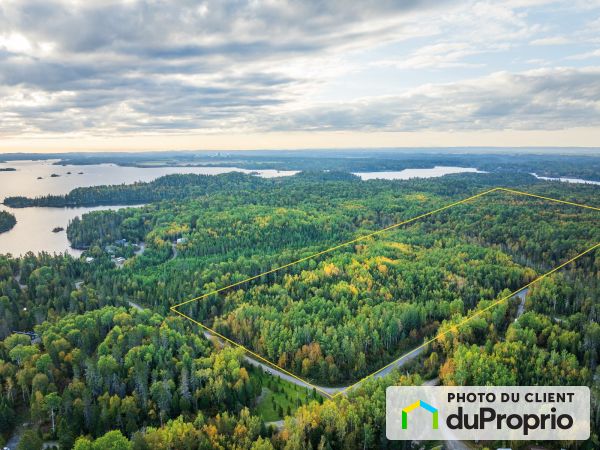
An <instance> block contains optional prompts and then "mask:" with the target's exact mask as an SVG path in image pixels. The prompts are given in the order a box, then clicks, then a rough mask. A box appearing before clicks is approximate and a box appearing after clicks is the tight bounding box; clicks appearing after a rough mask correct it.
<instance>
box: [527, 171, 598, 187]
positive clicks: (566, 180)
mask: <svg viewBox="0 0 600 450" xmlns="http://www.w3.org/2000/svg"><path fill="white" fill-rule="evenodd" d="M531 175H533V176H534V177H536V178H537V179H538V180H546V181H562V182H563V183H577V184H596V185H598V186H600V181H591V180H582V179H581V178H566V177H560V178H552V177H540V176H539V175H538V174H537V173H532V174H531Z"/></svg>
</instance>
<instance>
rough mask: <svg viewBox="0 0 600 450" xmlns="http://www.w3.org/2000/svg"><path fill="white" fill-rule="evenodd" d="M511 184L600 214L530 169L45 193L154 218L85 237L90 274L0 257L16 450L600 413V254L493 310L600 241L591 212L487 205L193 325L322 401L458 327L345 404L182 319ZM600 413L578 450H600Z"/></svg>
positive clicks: (104, 215)
mask: <svg viewBox="0 0 600 450" xmlns="http://www.w3.org/2000/svg"><path fill="white" fill-rule="evenodd" d="M496 186H510V187H512V188H515V189H518V190H524V191H528V192H534V193H537V194H540V195H543V196H548V197H555V198H560V199H563V200H565V201H570V202H576V203H581V204H588V205H593V206H598V203H597V199H598V187H597V186H588V185H579V186H574V185H568V184H559V183H549V182H542V181H538V180H536V179H535V178H534V177H532V176H530V175H528V174H527V173H514V174H510V175H507V174H504V173H488V174H462V175H452V176H445V177H442V178H438V179H430V180H424V179H422V180H410V181H386V180H373V181H368V182H364V181H361V180H360V179H359V178H358V177H356V176H354V175H352V174H349V173H344V172H322V171H319V172H317V171H306V172H303V173H301V174H298V175H296V176H293V177H288V178H280V179H271V180H266V179H261V178H257V177H253V176H251V175H244V174H239V173H230V174H225V175H219V176H212V177H210V176H199V175H170V176H167V177H162V178H159V179H158V180H156V181H154V182H151V183H137V184H133V185H122V186H112V187H111V186H100V187H92V188H80V189H76V190H75V191H73V192H71V193H70V194H68V195H67V196H64V197H52V198H50V197H46V199H45V200H43V202H47V203H44V204H45V205H47V206H50V203H48V202H55V205H63V204H64V202H67V201H68V202H73V203H74V204H109V203H108V202H110V201H112V202H113V203H112V204H115V203H124V202H129V203H144V204H145V205H144V206H142V207H138V208H124V209H120V210H118V211H111V210H107V211H95V212H91V213H88V214H85V215H84V216H83V217H81V218H77V219H75V220H73V221H72V222H71V223H70V224H69V226H68V228H67V235H68V237H69V239H70V240H71V242H72V243H73V245H75V246H78V247H80V248H85V249H86V251H85V252H84V254H83V256H82V257H81V258H74V257H71V256H68V255H56V256H51V255H48V254H44V253H41V254H38V255H34V254H32V253H30V254H27V255H24V256H22V257H19V258H12V257H8V256H5V255H4V256H0V339H3V341H2V342H1V343H0V383H1V384H2V386H3V387H4V389H3V390H2V391H1V392H0V433H2V435H3V436H4V438H8V436H9V435H11V433H12V432H13V431H14V428H15V426H16V425H17V424H18V423H19V417H20V414H24V415H25V417H26V418H27V419H26V420H27V421H28V422H30V423H31V426H30V427H29V428H28V430H27V431H26V434H25V435H24V436H23V439H22V441H21V444H22V446H21V448H40V446H41V442H43V441H51V440H58V442H59V443H60V445H61V448H75V449H78V450H88V449H105V448H109V449H111V448H115V449H116V448H119V449H121V448H123V449H154V448H188V449H209V448H236V449H252V450H259V449H282V450H283V449H301V448H314V449H321V448H322V449H326V448H331V449H363V448H378V447H381V446H383V447H384V448H386V446H387V447H388V448H409V447H403V446H402V444H399V445H396V444H392V443H390V441H387V440H386V438H385V389H386V387H387V386H389V385H420V384H422V383H424V382H426V381H427V382H429V383H441V384H447V385H487V384H494V385H536V384H540V385H545V384H547V385H587V386H590V388H591V390H592V401H593V405H597V404H598V400H599V397H598V396H599V392H600V384H599V383H600V382H599V380H600V372H599V370H600V369H598V362H599V361H600V325H598V320H597V319H598V313H599V310H598V305H596V303H597V302H596V299H597V298H600V286H599V284H598V282H597V280H598V276H599V271H600V266H599V264H598V258H597V252H591V253H589V254H588V255H586V256H585V257H582V258H580V259H579V260H577V262H575V263H572V264H570V265H568V266H567V267H565V269H564V270H561V271H559V272H557V273H555V274H553V275H552V276H549V277H547V278H545V279H544V280H543V281H542V282H539V283H536V284H534V285H533V286H531V288H530V289H529V291H528V292H527V296H526V298H525V302H524V303H522V304H521V302H520V300H519V299H518V298H513V299H511V300H510V301H506V302H503V303H501V304H499V305H497V306H495V307H493V308H491V309H486V307H487V306H489V305H491V304H492V303H493V302H494V301H496V300H497V299H500V298H504V297H506V296H507V295H508V294H509V293H510V292H511V291H514V290H516V289H518V288H520V287H521V286H523V285H525V284H527V283H529V282H530V281H532V280H533V279H535V278H536V277H538V276H539V275H540V274H542V273H545V272H547V271H548V270H550V269H551V268H552V267H555V266H556V265H558V264H561V263H562V262H564V261H567V260H568V259H570V258H572V257H574V256H575V255H577V254H578V253H580V252H582V251H584V250H585V249H587V248H589V247H590V246H592V245H594V244H595V243H598V242H600V228H599V227H598V220H599V218H600V217H599V215H600V213H599V212H598V211H595V210H591V209H583V208H578V207H576V206H571V205H564V204H558V203H551V202H548V201H546V200H543V199H537V198H531V197H526V196H520V195H515V194H510V193H507V192H493V193H491V194H489V195H486V196H484V197H481V198H478V199H475V200H473V201H471V202H469V203H466V204H462V205H460V206H457V207H456V208H451V209H448V210H445V211H443V212H441V213H440V214H436V215H432V216H429V217H426V218H424V219H423V220H419V221H418V222H415V223H412V224H410V225H409V226H403V227H397V228H394V229H392V230H390V231H388V232H386V233H382V234H379V235H376V236H373V237H371V238H368V239H365V240H359V241H357V242H354V243H353V244H351V245H348V246H344V247H341V248H337V249H336V250H335V251H333V252H331V253H327V254H323V255H321V256H319V257H317V258H310V259H306V260H304V261H303V262H301V263H299V264H295V265H293V266H290V267H287V268H286V269H285V270H281V271H275V272H272V273H270V274H269V275H265V276H263V277H261V278H259V279H255V280H253V281H251V282H248V283H245V284H243V285H240V286H237V287H236V288H232V289H228V290H226V291H224V292H222V293H220V294H218V295H212V296H210V297H208V298H206V299H204V300H203V301H202V302H191V303H188V304H186V305H184V306H182V307H181V308H180V309H181V311H183V312H185V314H187V315H189V316H190V317H192V318H194V320H197V321H199V322H201V323H204V324H206V325H207V326H210V327H212V328H215V329H216V330H217V331H219V332H220V333H221V334H223V335H225V336H227V337H229V338H231V339H232V340H234V341H236V342H239V343H241V344H243V345H245V346H246V347H248V348H250V349H252V350H253V351H255V352H257V353H258V354H260V355H262V356H264V357H265V358H267V359H269V360H270V361H273V362H274V363H276V364H278V365H279V366H281V367H283V368H284V369H286V370H288V371H290V372H292V373H294V374H297V375H298V376H300V377H302V378H305V379H308V380H310V381H312V382H314V383H316V384H318V385H319V386H322V387H344V386H347V385H350V384H352V383H354V382H355V381H357V380H359V379H360V378H362V377H363V376H365V375H367V374H369V373H371V372H373V371H374V370H376V369H378V368H380V367H382V366H384V365H385V364H387V363H389V362H391V361H393V360H394V359H396V358H398V357H399V356H401V355H402V354H403V353H405V352H406V351H408V350H410V349H412V348H414V347H416V346H418V345H420V344H421V343H422V342H423V341H424V340H427V339H430V338H432V337H433V336H436V335H438V334H440V333H445V332H446V331H447V332H448V333H446V334H444V337H443V338H441V339H438V340H436V341H435V342H434V343H432V344H430V345H428V346H427V347H426V348H425V349H424V350H423V351H422V352H421V353H419V354H418V355H416V356H415V358H414V359H412V360H410V361H408V362H407V363H406V364H404V365H402V366H401V367H398V368H397V369H396V370H392V371H391V372H389V373H388V374H386V375H385V376H382V377H375V378H372V379H370V380H369V381H367V382H364V383H362V384H361V385H359V386H358V387H356V388H355V389H353V390H351V391H350V392H349V393H348V394H347V395H342V396H339V397H336V398H335V399H333V400H332V399H329V398H327V397H326V396H323V395H321V394H320V393H318V392H316V391H315V390H313V389H310V388H308V389H306V388H305V387H302V386H299V385H293V384H291V383H289V382H287V381H283V380H281V379H280V378H278V376H277V373H276V369H275V368H274V367H270V368H268V369H265V368H258V367H256V366H255V365H253V364H250V363H249V362H248V360H247V359H245V354H244V352H243V351H242V350H240V349H239V348H236V347H232V346H222V345H219V343H218V342H217V341H216V340H215V339H214V338H213V339H208V338H207V337H206V336H205V335H204V334H203V333H202V332H200V330H199V328H198V326H197V325H195V324H194V323H192V322H190V321H188V320H186V319H184V318H182V317H180V316H178V315H176V314H173V313H172V312H170V310H169V308H170V307H171V306H173V305H177V304H179V303H182V302H185V301H187V300H190V299H193V298H195V297H197V296H200V295H202V294H205V293H208V292H211V291H213V290H215V289H217V288H220V287H223V286H227V285H230V284H232V283H235V282H238V281H242V280H244V279H246V278H248V277H252V276H255V275H258V274H260V273H263V272H266V271H269V270H272V269H275V268H278V267H280V266H283V265H286V264H288V263H291V262H293V261H296V260H298V259H301V258H304V257H307V256H310V255H312V254H314V253H317V252H320V251H322V250H324V249H327V248H329V247H332V246H335V245H337V244H339V243H340V242H344V241H348V240H351V239H355V238H357V237H360V236H363V235H365V234H368V233H372V232H374V231H377V230H380V229H383V228H386V227H389V226H390V225H393V224H395V223H399V222H401V221H403V220H406V219H408V218H411V217H414V216H418V215H420V214H423V213H424V212H427V211H431V210H434V209H436V208H440V207H442V206H444V205H448V204H450V203H453V202H456V201H458V200H461V199H463V198H466V197H469V196H471V195H474V194H477V193H480V192H484V191H487V190H489V189H491V188H494V187H496ZM40 201H41V200H40ZM21 202H22V204H25V203H26V202H27V200H21ZM61 202H63V203H61ZM81 202H83V203H81ZM85 202H88V203H85ZM92 202H107V203H92ZM139 248H143V249H144V251H138V250H136V249H139ZM115 257H121V258H123V260H124V262H123V263H122V264H115V259H116V258H115ZM480 311H483V312H481V313H480V314H479V315H478V316H477V317H476V318H475V319H473V320H471V321H469V322H467V323H464V319H465V318H466V317H470V316H472V315H473V314H475V313H478V312H480ZM13 331H34V332H35V333H36V336H37V338H36V337H34V338H33V339H32V338H31V337H30V336H28V335H23V334H14V333H13ZM597 410H598V409H597V408H596V407H593V408H592V411H593V417H592V421H593V425H592V436H591V438H590V439H589V441H588V442H586V443H583V444H578V445H579V447H578V448H590V449H591V448H595V447H597V446H598V445H600V441H599V436H598V431H597V430H598V429H600V418H599V417H598V414H597ZM275 420H283V422H274V423H273V421H275ZM26 444H27V445H28V447H25V446H24V445H26ZM488 444H489V445H487V446H488V447H490V448H492V447H494V446H495V447H499V446H503V445H502V444H506V443H488ZM560 444H561V446H562V447H563V448H575V444H574V443H569V442H561V443H560ZM504 446H506V445H504ZM515 448H517V447H515Z"/></svg>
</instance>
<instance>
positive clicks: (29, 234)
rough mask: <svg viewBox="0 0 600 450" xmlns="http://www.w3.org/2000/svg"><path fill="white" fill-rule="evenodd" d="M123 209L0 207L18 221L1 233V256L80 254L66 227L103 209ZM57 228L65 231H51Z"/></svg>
mask: <svg viewBox="0 0 600 450" xmlns="http://www.w3.org/2000/svg"><path fill="white" fill-rule="evenodd" d="M120 208H123V207H122V206H96V207H91V208H42V207H35V208H8V207H6V206H4V205H0V209H3V210H5V211H9V212H11V213H12V214H13V215H14V216H15V217H16V218H17V224H16V225H15V226H14V227H13V229H12V230H10V231H7V232H6V233H0V253H11V254H12V255H13V256H18V255H22V254H24V253H27V252H28V251H33V252H35V253H37V252H41V251H47V252H49V253H64V252H68V253H70V254H71V255H75V256H77V255H80V254H81V251H80V250H75V249H73V248H71V246H70V244H69V240H68V239H67V232H66V229H67V225H68V224H69V221H70V220H72V219H73V218H74V217H76V216H81V215H82V214H85V213H86V212H89V211H98V210H100V209H120ZM54 227H63V228H64V229H65V231H59V232H58V233H54V232H52V229H53V228H54Z"/></svg>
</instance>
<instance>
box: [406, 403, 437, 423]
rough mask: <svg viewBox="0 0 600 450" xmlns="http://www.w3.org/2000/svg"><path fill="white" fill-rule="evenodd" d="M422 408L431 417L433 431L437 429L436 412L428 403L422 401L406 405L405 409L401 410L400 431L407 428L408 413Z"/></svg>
mask: <svg viewBox="0 0 600 450" xmlns="http://www.w3.org/2000/svg"><path fill="white" fill-rule="evenodd" d="M417 408H423V409H424V410H425V411H429V412H430V413H431V415H432V417H431V428H432V429H434V430H437V429H438V410H437V408H434V407H433V406H431V405H430V404H429V403H426V402H424V401H423V400H417V401H416V402H414V403H412V404H410V405H408V406H407V407H406V408H403V409H402V429H403V430H406V429H407V428H408V413H409V412H411V411H413V410H415V409H417Z"/></svg>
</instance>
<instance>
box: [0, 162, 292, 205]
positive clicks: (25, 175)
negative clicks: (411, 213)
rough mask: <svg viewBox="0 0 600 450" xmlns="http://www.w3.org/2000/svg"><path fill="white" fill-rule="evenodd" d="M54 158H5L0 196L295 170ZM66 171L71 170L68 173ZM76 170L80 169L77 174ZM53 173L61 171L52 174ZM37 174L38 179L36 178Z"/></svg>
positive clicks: (271, 174) (278, 174)
mask: <svg viewBox="0 0 600 450" xmlns="http://www.w3.org/2000/svg"><path fill="white" fill-rule="evenodd" d="M55 161H56V160H46V161H8V162H5V163H0V168H2V167H12V168H15V169H17V170H16V171H15V172H0V199H1V200H3V199H4V198H5V197H9V196H14V195H23V196H25V197H36V196H39V195H48V194H67V193H68V192H70V191H71V190H73V189H75V188H76V187H83V186H98V185H101V184H122V183H127V184H129V183H134V182H136V181H152V180H155V179H156V178H158V177H162V176H163V175H170V174H174V173H196V174H204V175H218V174H221V173H227V172H243V173H257V174H258V175H259V176H261V177H264V178H273V177H282V176H288V175H294V174H296V173H298V172H297V171H295V170H287V171H278V170H271V169H269V170H248V169H239V168H236V167H149V168H141V167H121V166H117V165H115V164H93V165H89V166H70V165H68V166H56V165H53V164H52V163H54V162H55ZM69 172H71V173H70V174H69ZM79 172H83V173H82V174H79ZM52 174H56V175H60V176H59V177H51V175H52ZM38 177H41V179H39V180H38Z"/></svg>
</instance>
